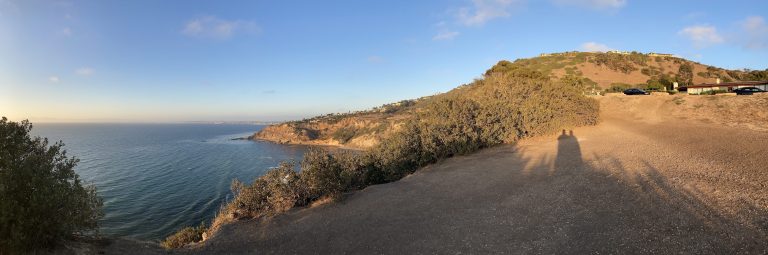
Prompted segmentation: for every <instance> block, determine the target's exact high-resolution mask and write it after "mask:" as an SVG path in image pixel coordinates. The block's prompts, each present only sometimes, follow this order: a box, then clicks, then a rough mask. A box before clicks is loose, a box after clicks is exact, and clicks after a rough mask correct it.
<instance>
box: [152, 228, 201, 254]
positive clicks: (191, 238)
mask: <svg viewBox="0 0 768 255" xmlns="http://www.w3.org/2000/svg"><path fill="white" fill-rule="evenodd" d="M205 231H206V228H205V225H202V224H201V225H200V226H198V227H186V228H183V229H181V230H179V231H178V232H176V233H175V234H173V235H171V236H169V237H168V238H166V239H165V240H163V241H162V242H161V243H160V245H162V246H163V247H165V248H166V249H172V248H180V247H182V246H184V245H185V244H188V243H195V242H200V241H202V240H203V233H205Z"/></svg>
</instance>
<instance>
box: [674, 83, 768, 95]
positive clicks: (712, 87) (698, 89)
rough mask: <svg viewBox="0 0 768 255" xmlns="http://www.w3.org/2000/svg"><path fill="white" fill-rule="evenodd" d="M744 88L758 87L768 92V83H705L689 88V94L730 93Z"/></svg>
mask: <svg viewBox="0 0 768 255" xmlns="http://www.w3.org/2000/svg"><path fill="white" fill-rule="evenodd" d="M744 87H756V88H759V89H762V90H768V81H738V82H724V83H720V82H718V83H705V84H698V85H691V86H688V94H701V93H704V92H708V91H718V90H725V91H728V92H731V91H733V90H734V89H738V88H744Z"/></svg>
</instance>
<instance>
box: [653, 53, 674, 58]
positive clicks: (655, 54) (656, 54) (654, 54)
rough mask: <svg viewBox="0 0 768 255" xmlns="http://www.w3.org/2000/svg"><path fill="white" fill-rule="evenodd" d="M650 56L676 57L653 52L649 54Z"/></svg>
mask: <svg viewBox="0 0 768 255" xmlns="http://www.w3.org/2000/svg"><path fill="white" fill-rule="evenodd" d="M648 56H651V57H674V56H675V55H673V54H667V53H656V52H651V53H648Z"/></svg>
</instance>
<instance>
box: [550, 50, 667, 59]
mask: <svg viewBox="0 0 768 255" xmlns="http://www.w3.org/2000/svg"><path fill="white" fill-rule="evenodd" d="M576 53H578V52H576V51H569V52H564V53H541V54H539V57H551V56H560V55H564V56H569V55H574V54H576ZM606 53H610V54H621V55H629V54H632V53H638V52H634V51H622V50H609V51H607V52H606ZM639 54H642V53H639ZM648 56H651V57H674V56H675V55H674V54H668V53H656V52H650V53H648Z"/></svg>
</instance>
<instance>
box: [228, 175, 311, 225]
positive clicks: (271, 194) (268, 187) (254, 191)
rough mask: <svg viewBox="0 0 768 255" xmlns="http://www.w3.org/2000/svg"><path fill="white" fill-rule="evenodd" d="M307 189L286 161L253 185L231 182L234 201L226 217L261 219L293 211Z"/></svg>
mask: <svg viewBox="0 0 768 255" xmlns="http://www.w3.org/2000/svg"><path fill="white" fill-rule="evenodd" d="M303 192H304V189H303V188H302V186H301V183H300V181H299V176H298V174H296V172H294V171H293V164H292V163H287V162H283V163H280V166H278V167H276V168H273V169H271V170H269V171H267V173H266V174H264V175H263V176H261V177H259V178H257V179H256V180H255V181H254V182H253V183H252V184H250V185H247V184H244V183H242V182H240V181H238V180H234V181H233V182H232V193H234V194H235V199H234V200H232V202H230V203H229V204H228V205H227V207H226V212H227V217H232V218H244V217H254V218H255V217H260V216H264V215H270V214H275V213H279V212H284V211H287V210H288V209H291V208H292V207H293V206H294V205H295V204H296V202H298V201H299V200H300V198H301V196H302V195H303Z"/></svg>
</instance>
